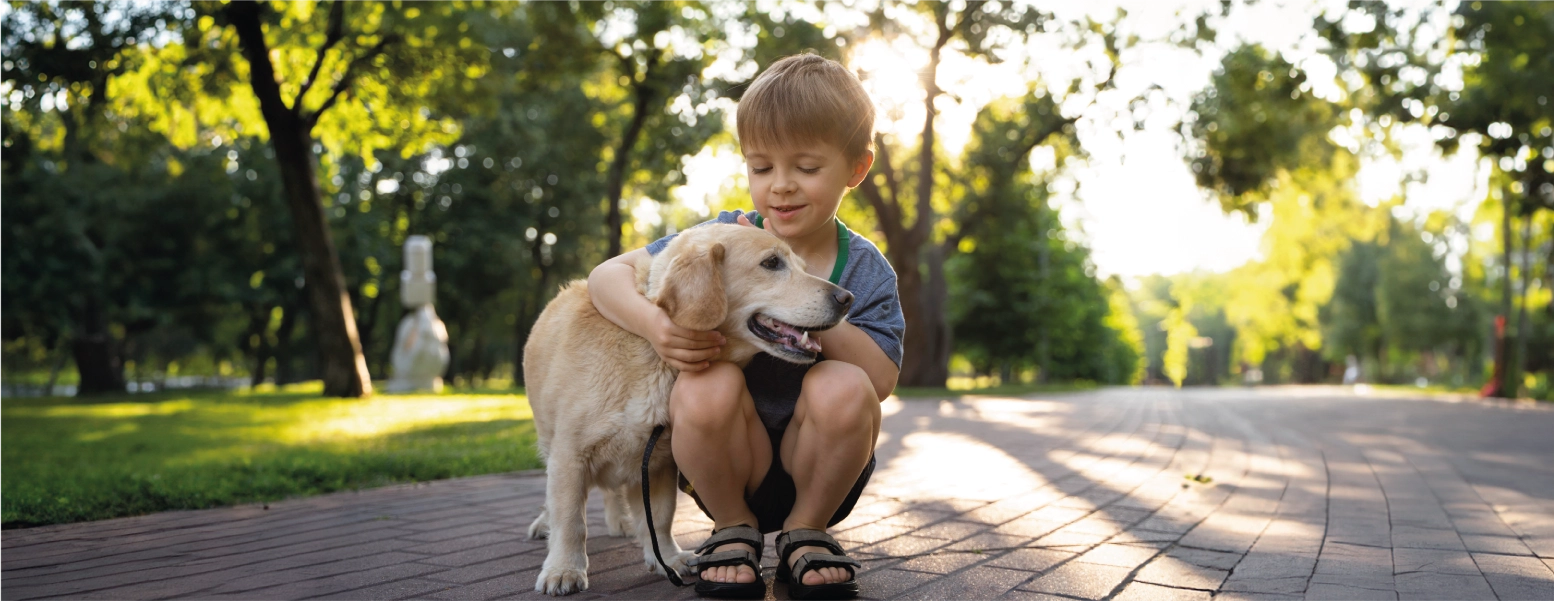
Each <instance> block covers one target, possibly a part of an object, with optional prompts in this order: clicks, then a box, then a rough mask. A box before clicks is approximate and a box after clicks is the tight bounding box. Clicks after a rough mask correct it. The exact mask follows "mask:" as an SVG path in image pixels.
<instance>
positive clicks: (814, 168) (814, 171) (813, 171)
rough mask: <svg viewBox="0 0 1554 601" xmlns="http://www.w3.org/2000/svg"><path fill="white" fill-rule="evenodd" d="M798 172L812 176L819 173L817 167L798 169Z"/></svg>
mask: <svg viewBox="0 0 1554 601" xmlns="http://www.w3.org/2000/svg"><path fill="white" fill-rule="evenodd" d="M799 171H803V172H804V173H809V174H814V173H816V172H818V171H820V168H819V167H810V168H807V169H806V168H804V167H799Z"/></svg>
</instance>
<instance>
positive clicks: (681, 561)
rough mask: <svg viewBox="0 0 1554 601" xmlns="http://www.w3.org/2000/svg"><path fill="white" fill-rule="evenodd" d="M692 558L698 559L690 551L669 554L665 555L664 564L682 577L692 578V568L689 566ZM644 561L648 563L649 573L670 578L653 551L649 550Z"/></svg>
mask: <svg viewBox="0 0 1554 601" xmlns="http://www.w3.org/2000/svg"><path fill="white" fill-rule="evenodd" d="M692 557H696V554H695V553H692V552H690V551H681V552H679V553H669V554H666V555H664V563H667V564H669V568H670V569H672V570H674V571H675V572H677V573H679V574H680V575H681V576H690V575H691V567H690V565H689V564H690V561H691V558H692ZM643 560H644V561H646V562H647V568H648V571H649V572H652V573H654V574H658V575H659V576H664V577H668V576H669V575H668V574H665V573H664V567H663V566H661V565H659V564H658V558H657V557H655V556H654V555H653V550H652V549H648V550H647V551H646V554H645V556H644V557H643Z"/></svg>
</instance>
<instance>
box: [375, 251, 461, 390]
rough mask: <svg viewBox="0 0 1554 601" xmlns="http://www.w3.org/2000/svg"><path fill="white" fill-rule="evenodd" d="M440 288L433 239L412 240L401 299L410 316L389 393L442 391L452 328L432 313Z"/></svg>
mask: <svg viewBox="0 0 1554 601" xmlns="http://www.w3.org/2000/svg"><path fill="white" fill-rule="evenodd" d="M436 284H437V275H436V274H434V273H432V241H431V239H430V238H427V237H426V236H411V237H410V238H409V239H408V240H405V270H404V271H402V272H400V274H399V291H400V295H399V298H400V300H401V301H402V302H403V303H404V304H405V308H406V309H409V310H410V313H409V314H407V315H405V318H404V319H402V320H400V322H399V330H398V332H397V333H395V335H394V355H393V359H394V378H393V379H392V380H389V383H388V391H389V392H405V391H410V390H431V391H434V392H440V391H441V390H442V373H443V371H444V370H446V369H448V328H447V326H444V325H443V323H442V320H440V319H437V311H435V310H433V309H432V302H433V300H435V294H434V292H435V291H436Z"/></svg>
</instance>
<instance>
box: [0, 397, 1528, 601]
mask: <svg viewBox="0 0 1554 601" xmlns="http://www.w3.org/2000/svg"><path fill="white" fill-rule="evenodd" d="M886 413H887V416H886V418H885V421H884V432H883V433H882V435H881V439H880V444H879V448H878V450H877V456H878V458H879V469H878V471H877V472H876V474H875V476H874V480H873V482H872V483H871V484H870V486H869V488H868V491H867V494H866V495H865V496H864V499H863V500H862V501H861V502H860V503H859V505H858V508H857V509H856V510H855V511H854V512H853V514H852V516H851V517H849V518H848V519H847V520H846V521H845V522H843V523H842V524H840V525H839V526H838V528H837V529H836V530H837V538H838V539H840V540H842V541H843V544H845V545H847V546H848V547H849V549H850V551H851V552H852V553H853V555H854V556H856V557H858V558H860V559H862V560H863V562H864V565H865V570H864V572H863V573H862V574H861V576H860V581H861V583H862V587H863V591H864V595H865V597H868V598H874V599H949V598H955V599H1117V600H1124V599H1126V600H1133V599H1152V600H1153V599H1163V600H1174V599H1204V600H1206V599H1267V600H1285V599H1289V600H1293V599H1554V434H1551V433H1554V411H1551V410H1549V409H1547V408H1544V407H1529V406H1524V405H1513V404H1489V403H1481V402H1456V403H1452V402H1443V401H1439V400H1419V399H1406V398H1376V397H1363V396H1354V395H1352V394H1350V393H1349V392H1347V391H1345V390H1342V389H1337V388H1290V389H1261V390H1241V389H1206V390H1191V389H1189V390H1182V391H1176V390H1168V389H1107V390H1100V391H1094V392H1084V393H1068V394H1054V395H1035V396H1033V397H1030V398H1027V399H1009V398H993V397H972V398H958V399H910V400H906V401H904V402H903V401H897V400H894V399H892V400H890V401H887V403H886ZM543 493H544V478H543V477H542V476H537V475H534V474H507V475H497V476H484V477H476V478H464V479H458V480H449V481H442V482H435V483H430V484H422V485H407V486H395V487H389V488H382V489H374V490H368V491H363V492H355V493H343V494H335V495H328V496H323V497H316V498H311V499H302V500H296V501H287V502H282V503H275V504H272V505H270V506H269V507H268V508H264V507H261V506H244V507H235V508H228V509H214V510H206V511H187V512H170V513H163V514H156V515H150V516H143V517H136V518H126V519H118V520H108V521H102V522H94V523H86V524H72V525H65V526H57V527H44V528H35V529H27V530H13V531H7V532H5V533H3V537H0V551H3V560H0V563H3V574H0V594H3V596H4V597H5V598H6V599H33V598H51V597H55V598H57V597H63V598H71V599H152V598H169V597H193V598H201V599H211V598H239V599H304V598H329V599H395V598H426V599H489V598H513V597H518V598H538V597H540V595H536V594H535V593H534V592H533V586H534V580H535V575H536V573H537V572H538V569H539V566H540V564H541V562H542V561H543V558H544V553H545V549H544V545H543V544H542V543H535V542H530V541H527V540H524V537H523V532H524V529H525V528H526V526H527V525H528V523H529V521H530V520H531V519H532V518H533V516H534V515H535V513H536V512H537V511H538V508H539V505H540V502H541V499H542V497H543ZM595 497H596V498H595V499H593V500H592V511H591V513H590V526H591V527H590V540H589V550H590V557H591V568H590V583H591V588H590V590H588V591H587V592H584V593H581V594H578V595H575V596H574V597H573V598H577V599H592V598H597V597H611V598H622V599H654V598H663V599H688V598H694V593H692V592H690V590H689V589H675V588H673V587H672V586H670V585H669V584H668V583H667V582H666V581H664V580H662V579H661V578H657V577H653V576H651V575H649V574H648V573H647V572H646V570H645V569H644V566H643V563H642V558H641V555H640V552H639V551H638V550H637V549H636V548H635V546H634V544H633V543H631V542H630V541H629V540H627V539H622V538H612V537H607V536H604V533H603V528H602V515H601V512H600V510H599V502H598V499H597V495H595ZM709 526H710V523H709V522H708V521H707V520H706V518H704V517H703V516H701V515H699V513H698V512H697V511H696V509H695V506H694V505H692V504H691V503H689V502H686V499H685V498H684V497H682V504H681V506H680V512H679V519H678V520H677V522H676V525H675V536H676V538H677V539H679V541H680V543H681V544H682V545H684V546H686V547H688V548H689V547H694V546H695V543H696V542H697V541H698V540H700V539H701V538H703V537H705V536H706V532H707V530H708V528H709ZM765 562H766V564H767V565H768V566H770V565H771V564H772V562H773V558H772V553H770V552H768V553H767V554H766V558H765ZM771 575H772V569H771V568H770V567H768V568H767V569H766V570H765V576H766V578H767V579H768V580H770V579H771ZM773 597H775V598H784V597H785V591H784V590H783V587H781V586H776V587H774V588H773V589H772V590H771V591H770V594H769V595H768V598H773Z"/></svg>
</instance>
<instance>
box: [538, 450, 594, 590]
mask: <svg viewBox="0 0 1554 601" xmlns="http://www.w3.org/2000/svg"><path fill="white" fill-rule="evenodd" d="M548 463H549V465H548V466H547V467H546V469H545V513H546V514H547V515H548V516H549V518H550V520H549V521H550V536H549V549H550V550H549V552H548V553H547V554H546V556H545V566H544V568H543V569H541V570H540V576H539V579H538V580H536V581H535V582H534V590H535V591H538V592H542V593H545V594H548V595H570V594H572V593H575V592H578V591H584V590H588V524H587V523H585V522H584V517H583V505H584V503H586V502H587V501H588V476H587V472H585V471H584V470H585V469H586V468H585V466H584V465H583V462H582V461H581V458H579V457H578V456H577V453H576V451H573V450H571V449H558V448H552V449H551V453H550V457H549V461H548Z"/></svg>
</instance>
